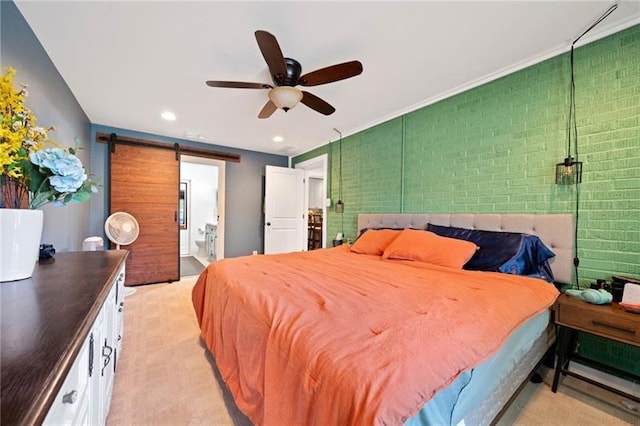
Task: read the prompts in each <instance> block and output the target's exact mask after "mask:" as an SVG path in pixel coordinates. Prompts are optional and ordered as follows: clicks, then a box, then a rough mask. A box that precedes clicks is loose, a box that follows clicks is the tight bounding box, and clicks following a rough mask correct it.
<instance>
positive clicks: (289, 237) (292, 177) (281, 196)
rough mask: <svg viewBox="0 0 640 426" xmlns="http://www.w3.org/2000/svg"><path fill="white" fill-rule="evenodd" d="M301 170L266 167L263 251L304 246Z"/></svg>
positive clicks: (293, 248) (302, 247)
mask: <svg viewBox="0 0 640 426" xmlns="http://www.w3.org/2000/svg"><path fill="white" fill-rule="evenodd" d="M304 196H305V191H304V170H297V169H288V168H285V167H275V166H266V172H265V200H264V252H265V254H273V253H288V252H292V251H302V250H304V249H305V240H304V231H305V230H306V222H305V220H306V215H305V211H304Z"/></svg>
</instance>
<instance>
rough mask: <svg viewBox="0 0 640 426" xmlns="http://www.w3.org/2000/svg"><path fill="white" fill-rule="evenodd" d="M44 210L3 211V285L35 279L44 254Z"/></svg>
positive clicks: (0, 244) (0, 234)
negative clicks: (41, 255) (41, 252)
mask: <svg viewBox="0 0 640 426" xmlns="http://www.w3.org/2000/svg"><path fill="white" fill-rule="evenodd" d="M42 222H43V215H42V210H29V209H0V282H4V281H16V280H23V279H25V278H29V277H31V275H33V270H34V269H35V266H36V261H37V260H38V256H39V254H40V239H41V238H42Z"/></svg>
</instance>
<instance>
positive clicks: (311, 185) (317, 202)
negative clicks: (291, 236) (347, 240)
mask: <svg viewBox="0 0 640 426" xmlns="http://www.w3.org/2000/svg"><path fill="white" fill-rule="evenodd" d="M328 163H329V156H328V155H327V154H322V155H320V156H318V157H314V158H310V159H309V160H306V161H303V162H301V163H297V164H296V165H295V168H296V169H302V170H304V171H305V188H304V191H305V197H304V199H305V204H304V207H305V211H306V212H307V220H308V226H307V227H306V228H305V234H306V235H305V240H306V241H307V246H308V249H309V250H313V249H316V248H324V247H327V225H326V224H327V202H326V200H327V173H328V172H327V169H328ZM319 234H321V241H320V235H319Z"/></svg>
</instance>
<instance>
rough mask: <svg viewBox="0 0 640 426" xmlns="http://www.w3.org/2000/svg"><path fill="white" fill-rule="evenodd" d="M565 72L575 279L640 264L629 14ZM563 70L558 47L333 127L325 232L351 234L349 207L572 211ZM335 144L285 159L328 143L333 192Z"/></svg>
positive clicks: (637, 123) (639, 36)
mask: <svg viewBox="0 0 640 426" xmlns="http://www.w3.org/2000/svg"><path fill="white" fill-rule="evenodd" d="M575 80H576V110H577V114H576V115H577V124H578V138H579V158H580V160H581V161H583V162H584V166H583V183H582V184H581V186H580V217H579V219H580V220H579V229H578V248H579V250H578V255H579V258H580V283H581V285H588V283H590V282H592V281H594V280H595V279H597V278H607V279H609V278H610V276H611V274H612V273H618V274H627V275H634V276H639V275H640V25H636V26H634V27H631V28H629V29H627V30H625V31H622V32H620V33H617V34H614V35H612V36H609V37H607V38H605V39H602V40H599V41H596V42H594V43H591V44H588V45H586V46H583V47H580V48H577V49H576V51H575ZM568 81H569V55H568V54H563V55H561V56H558V57H555V58H552V59H549V60H547V61H544V62H542V63H540V64H536V65H534V66H531V67H529V68H526V69H524V70H521V71H518V72H515V73H513V74H510V75H508V76H506V77H503V78H501V79H498V80H495V81H492V82H490V83H487V84H485V85H482V86H480V87H477V88H474V89H471V90H469V91H467V92H464V93H462V94H459V95H457V96H453V97H451V98H448V99H445V100H442V101H440V102H438V103H436V104H433V105H430V106H427V107H424V108H422V109H419V110H417V111H413V112H411V113H408V114H405V115H403V116H402V117H398V118H395V119H393V120H390V121H388V122H385V123H382V124H380V125H377V126H375V127H372V128H370V129H367V130H364V131H362V132H359V133H357V134H355V135H351V136H349V137H346V138H344V139H343V141H342V200H343V201H344V203H345V213H344V214H343V215H340V214H336V213H334V212H333V211H331V212H330V213H329V217H328V232H329V235H335V234H336V233H337V232H341V231H342V230H344V232H345V234H346V236H347V237H349V238H351V239H353V238H355V236H356V229H355V228H356V215H357V214H358V213H359V212H500V213H529V212H531V213H564V212H574V208H575V196H576V193H575V191H576V189H575V187H573V186H560V185H555V184H554V178H555V175H554V173H555V164H556V163H558V162H561V161H562V159H563V158H564V157H565V156H566V150H567V148H566V133H567V132H566V120H567V100H568ZM339 151H340V149H339V144H338V143H337V142H333V143H331V144H327V145H325V146H323V147H320V148H317V149H315V150H314V151H312V152H309V153H305V154H303V155H301V156H299V157H296V158H294V159H293V162H294V163H296V162H300V161H303V160H306V159H308V158H312V157H314V156H317V155H320V154H323V153H329V157H330V170H331V172H330V179H329V181H330V182H329V185H330V196H331V199H332V200H333V201H335V200H337V199H338V198H339V189H340V184H339V163H340V162H339ZM343 222H344V223H343Z"/></svg>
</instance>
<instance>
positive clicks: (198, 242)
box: [195, 240, 207, 259]
mask: <svg viewBox="0 0 640 426" xmlns="http://www.w3.org/2000/svg"><path fill="white" fill-rule="evenodd" d="M195 242H196V247H198V254H197V255H196V256H198V257H201V258H203V259H204V258H205V257H207V252H206V250H205V247H204V240H196V241H195Z"/></svg>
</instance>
